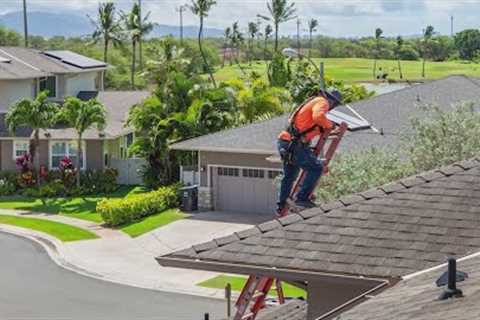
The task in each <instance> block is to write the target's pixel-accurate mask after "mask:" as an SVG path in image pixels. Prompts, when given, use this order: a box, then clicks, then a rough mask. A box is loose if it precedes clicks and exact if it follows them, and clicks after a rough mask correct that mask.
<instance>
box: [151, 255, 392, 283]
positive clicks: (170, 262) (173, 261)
mask: <svg viewBox="0 0 480 320" xmlns="http://www.w3.org/2000/svg"><path fill="white" fill-rule="evenodd" d="M155 260H157V262H158V263H159V264H160V265H161V266H164V267H174V268H185V269H194V270H208V271H215V272H226V273H238V274H245V275H250V274H257V275H262V276H268V277H272V278H279V279H283V280H291V281H309V280H315V281H319V280H321V281H324V282H326V283H332V284H356V283H358V284H364V283H365V281H374V282H381V283H384V282H386V283H387V284H388V283H390V282H391V281H394V280H393V279H385V278H372V277H364V276H351V275H342V274H334V273H325V272H314V271H299V270H295V269H290V268H278V267H261V266H256V265H249V264H235V263H225V262H211V261H204V260H200V259H195V260H192V259H182V258H174V257H156V258H155Z"/></svg>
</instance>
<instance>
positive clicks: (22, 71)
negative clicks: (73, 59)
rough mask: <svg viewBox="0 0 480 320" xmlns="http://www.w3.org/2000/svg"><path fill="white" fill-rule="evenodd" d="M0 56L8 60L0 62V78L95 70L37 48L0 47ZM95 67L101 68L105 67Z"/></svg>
mask: <svg viewBox="0 0 480 320" xmlns="http://www.w3.org/2000/svg"><path fill="white" fill-rule="evenodd" d="M0 58H3V59H5V60H9V62H0V80H15V79H32V78H38V77H45V76H47V75H49V74H65V73H79V72H84V71H92V70H95V69H87V70H84V69H82V68H78V67H75V66H72V65H70V64H67V63H64V62H62V61H60V60H58V59H55V58H52V57H49V56H46V55H45V54H43V53H42V52H41V51H39V50H36V49H28V48H22V47H0ZM99 63H101V62H99ZM96 69H98V70H103V69H106V67H99V68H96Z"/></svg>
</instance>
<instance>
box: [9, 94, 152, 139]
mask: <svg viewBox="0 0 480 320" xmlns="http://www.w3.org/2000/svg"><path fill="white" fill-rule="evenodd" d="M82 96H84V95H82ZM149 96H150V92H148V91H100V92H98V93H96V94H95V95H94V94H92V93H90V94H89V95H88V97H90V98H92V97H96V98H97V100H98V101H99V102H101V103H102V104H103V105H104V106H105V108H106V110H107V126H106V128H105V130H104V131H103V133H104V137H105V138H115V137H118V136H120V135H124V134H127V133H129V132H131V131H132V129H131V128H128V127H125V124H126V120H127V117H128V112H129V110H130V108H131V107H132V106H134V105H136V104H139V103H141V102H142V101H143V100H145V99H146V98H147V97H149ZM84 97H85V96H84ZM47 132H48V134H49V136H50V138H51V139H75V138H76V137H77V133H76V132H75V130H74V129H72V128H60V127H57V128H53V129H48V130H41V131H40V137H41V138H44V137H45V134H46V133H47ZM31 134H32V130H31V129H29V128H19V129H18V130H17V132H16V135H15V137H24V138H27V137H30V135H31ZM11 136H12V135H11V134H10V132H9V131H8V129H7V128H6V125H5V113H0V137H11ZM83 136H84V139H99V138H103V136H102V137H101V136H100V132H99V131H98V130H97V129H95V128H91V129H88V130H86V131H85V133H84V135H83Z"/></svg>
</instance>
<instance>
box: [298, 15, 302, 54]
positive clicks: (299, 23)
mask: <svg viewBox="0 0 480 320" xmlns="http://www.w3.org/2000/svg"><path fill="white" fill-rule="evenodd" d="M300 25H301V22H300V19H297V50H298V53H299V54H301V52H300Z"/></svg>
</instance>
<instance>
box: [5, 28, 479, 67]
mask: <svg viewBox="0 0 480 320" xmlns="http://www.w3.org/2000/svg"><path fill="white" fill-rule="evenodd" d="M0 38H1V37H0ZM455 46H456V47H457V49H458V51H459V53H460V58H462V59H467V60H472V59H475V58H478V57H479V56H480V31H479V30H477V29H467V30H463V31H461V32H459V33H457V34H456V35H455Z"/></svg>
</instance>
